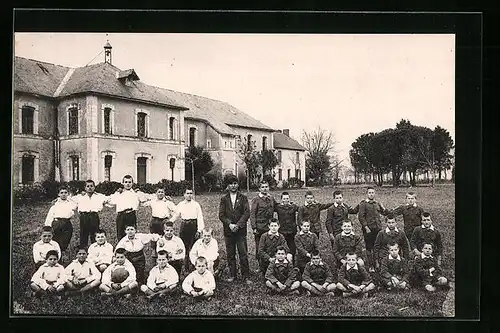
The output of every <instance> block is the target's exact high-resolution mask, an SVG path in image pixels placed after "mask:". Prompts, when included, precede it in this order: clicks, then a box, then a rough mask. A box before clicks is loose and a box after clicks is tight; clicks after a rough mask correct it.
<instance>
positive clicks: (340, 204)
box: [333, 202, 344, 207]
mask: <svg viewBox="0 0 500 333" xmlns="http://www.w3.org/2000/svg"><path fill="white" fill-rule="evenodd" d="M333 205H334V206H335V207H338V206H343V205H344V203H343V202H342V203H336V202H334V203H333Z"/></svg>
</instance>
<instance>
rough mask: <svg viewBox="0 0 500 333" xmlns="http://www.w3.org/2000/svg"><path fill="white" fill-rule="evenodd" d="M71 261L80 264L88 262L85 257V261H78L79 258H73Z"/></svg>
mask: <svg viewBox="0 0 500 333" xmlns="http://www.w3.org/2000/svg"><path fill="white" fill-rule="evenodd" d="M73 262H77V263H80V264H82V265H83V264H85V263H86V262H89V261H88V260H87V259H85V261H84V262H80V260H78V259H75V260H73Z"/></svg>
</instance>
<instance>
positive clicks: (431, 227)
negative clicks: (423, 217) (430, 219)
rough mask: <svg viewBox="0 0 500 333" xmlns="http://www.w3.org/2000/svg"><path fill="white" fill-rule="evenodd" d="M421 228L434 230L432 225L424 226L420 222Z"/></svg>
mask: <svg viewBox="0 0 500 333" xmlns="http://www.w3.org/2000/svg"><path fill="white" fill-rule="evenodd" d="M422 229H431V230H434V226H433V225H432V224H431V226H430V227H426V226H424V225H423V224H422Z"/></svg>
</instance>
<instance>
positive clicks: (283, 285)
mask: <svg viewBox="0 0 500 333" xmlns="http://www.w3.org/2000/svg"><path fill="white" fill-rule="evenodd" d="M286 252H287V249H286V248H285V247H284V246H278V247H277V248H276V252H275V254H274V256H273V258H272V260H271V262H270V263H269V266H268V267H267V269H266V274H265V279H266V287H267V288H269V289H270V290H271V291H274V292H276V293H291V294H296V295H298V294H299V290H298V288H299V287H300V281H298V273H299V270H298V268H296V267H293V264H292V262H291V261H290V260H288V259H287V253H286Z"/></svg>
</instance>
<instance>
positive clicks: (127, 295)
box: [124, 294, 132, 299]
mask: <svg viewBox="0 0 500 333" xmlns="http://www.w3.org/2000/svg"><path fill="white" fill-rule="evenodd" d="M124 297H125V298H126V299H130V297H132V294H125V296H124Z"/></svg>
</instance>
